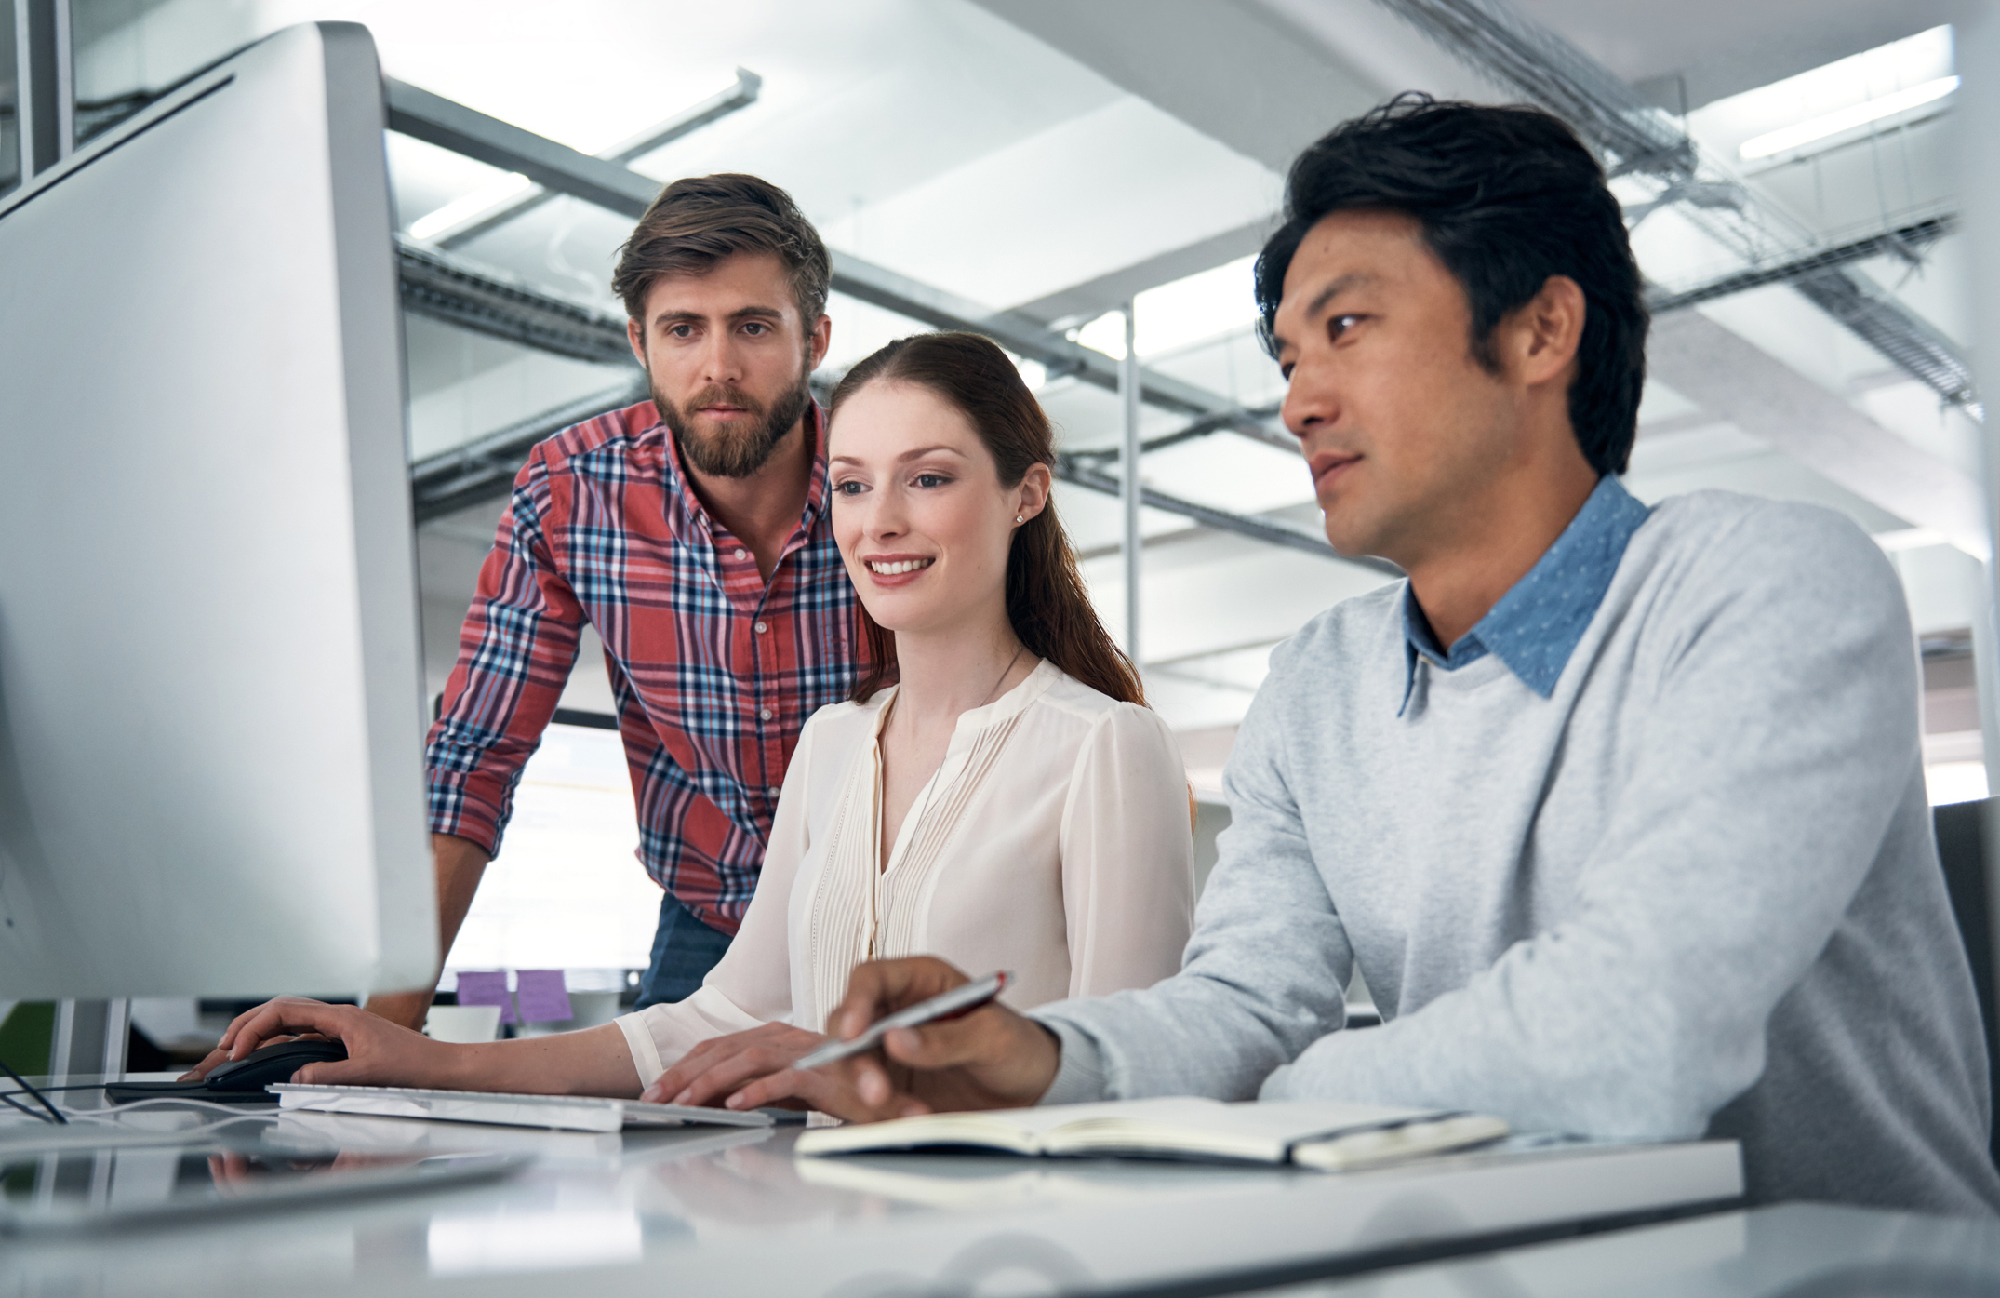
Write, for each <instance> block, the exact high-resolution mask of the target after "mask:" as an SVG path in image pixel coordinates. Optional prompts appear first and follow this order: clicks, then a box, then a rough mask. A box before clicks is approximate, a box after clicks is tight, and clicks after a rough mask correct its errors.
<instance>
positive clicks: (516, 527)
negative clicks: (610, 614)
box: [424, 447, 584, 855]
mask: <svg viewBox="0 0 2000 1298" xmlns="http://www.w3.org/2000/svg"><path fill="white" fill-rule="evenodd" d="M552 505H553V501H552V495H551V488H550V481H549V474H548V468H547V464H546V463H545V461H544V460H543V459H542V452H541V449H540V448H539V447H538V448H537V449H536V451H535V453H534V454H533V455H532V456H530V458H529V460H528V463H527V464H526V465H525V466H524V467H523V468H522V469H521V472H520V473H519V475H517V476H516V478H515V480H514V495H513V500H512V502H511V503H510V504H509V506H508V508H507V512H506V513H504V514H502V515H501V517H500V526H499V530H498V534H497V535H496V537H495V539H494V543H493V549H492V551H491V552H490V553H488V554H487V556H486V562H485V563H484V564H483V565H482V566H481V567H480V570H479V586H478V591H477V593H476V594H475V595H474V596H473V600H472V607H471V609H470V610H468V611H467V613H466V615H465V623H464V626H463V627H462V628H461V629H460V631H459V646H458V662H457V664H456V665H455V666H454V667H453V668H452V672H451V679H450V681H449V682H448V683H447V684H446V686H445V692H444V701H443V705H442V707H441V709H440V711H439V715H438V719H437V722H436V724H435V725H433V726H432V727H431V732H430V738H429V742H428V744H427V745H426V747H425V750H424V765H425V769H426V774H427V778H428V781H429V797H430V826H431V831H432V832H433V833H438V834H454V835H456V836H458V837H460V838H465V839H469V840H471V841H472V842H474V843H477V844H479V845H480V846H481V847H483V848H485V849H486V851H487V854H488V855H497V854H498V852H499V850H500V839H501V835H502V833H503V832H504V830H505V829H506V826H507V820H508V817H509V816H510V815H511V814H512V813H513V802H514V787H515V785H516V784H517V783H518V782H519V781H520V777H521V768H522V767H523V766H525V765H526V764H527V761H528V758H529V756H530V755H532V754H533V753H534V751H535V748H536V746H537V745H538V744H540V742H541V737H542V731H543V729H544V728H545V727H546V726H547V725H548V723H549V718H550V717H551V716H553V715H554V714H555V709H556V701H557V700H558V699H560V698H561V697H562V692H563V687H564V685H566V684H567V683H568V681H569V673H570V668H571V667H572V666H573V665H574V664H575V662H576V652H577V639H578V636H579V635H580V634H581V632H582V629H583V622H584V617H583V610H582V607H581V605H580V604H579V603H578V602H577V598H576V594H575V592H574V591H572V590H571V589H570V586H569V583H568V581H567V580H565V579H564V577H563V575H562V573H561V572H560V571H559V570H558V567H557V563H556V559H555V556H554V554H553V553H552V552H551V548H550V545H549V541H548V534H547V528H546V520H547V519H548V518H549V517H550V514H551V511H552Z"/></svg>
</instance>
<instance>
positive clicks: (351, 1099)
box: [268, 1082, 772, 1131]
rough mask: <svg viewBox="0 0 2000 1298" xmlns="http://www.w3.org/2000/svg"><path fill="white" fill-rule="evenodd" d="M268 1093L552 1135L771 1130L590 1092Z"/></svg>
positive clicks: (717, 1113) (745, 1119)
mask: <svg viewBox="0 0 2000 1298" xmlns="http://www.w3.org/2000/svg"><path fill="white" fill-rule="evenodd" d="M268 1089H270V1090H271V1091H273V1092H275V1093H276V1094H277V1096H278V1105H279V1107H280V1108H285V1109H311V1110H313V1111H315V1112H319V1113H360V1114H366V1115H368V1116H369V1117H375V1118H429V1119H432V1120H433V1121H442V1122H488V1123H495V1124H497V1125H500V1126H503V1127H542V1128H546V1129H548V1130H551V1131H618V1130H621V1129H623V1128H626V1127H690V1126H715V1127H768V1126H771V1125H772V1121H771V1116H770V1115H769V1114H767V1113H758V1112H756V1111H754V1110H752V1111H750V1112H748V1113H737V1112H735V1111H734V1110H731V1109H707V1108H698V1107H696V1106H694V1105H688V1104H641V1103H639V1102H638V1101H637V1100H607V1099H600V1098H598V1097H596V1096H590V1095H510V1094H507V1093H504V1092H499V1091H425V1090H418V1089H415V1088H413V1087H403V1086H324V1085H309V1084H306V1083H301V1082H275V1083H273V1084H272V1085H271V1086H270V1087H269V1088H268Z"/></svg>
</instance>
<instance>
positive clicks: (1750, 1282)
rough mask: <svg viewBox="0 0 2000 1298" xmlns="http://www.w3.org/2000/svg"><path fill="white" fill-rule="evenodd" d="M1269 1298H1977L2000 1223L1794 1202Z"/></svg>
mask: <svg viewBox="0 0 2000 1298" xmlns="http://www.w3.org/2000/svg"><path fill="white" fill-rule="evenodd" d="M1264 1293H1265V1294H1266V1295H1268V1296H1269V1298H1362V1295H1364V1294H1365V1295H1366V1296H1367V1298H1471V1296H1472V1295H1493V1296H1494V1298H1515V1296H1516V1295H1535V1298H1613V1296H1614V1295H1615V1296H1616V1298H1974V1295H1982V1294H2000V1221H1992V1220H1987V1221H1962V1220H1955V1219H1952V1218H1946V1217H1926V1216H1919V1215H1916V1214H1913V1213H1900V1212H1872V1211H1865V1210H1863V1209H1859V1208H1838V1207H1833V1206H1830V1205H1826V1204H1805V1203H1792V1204H1780V1205H1778V1206H1776V1207H1771V1208H1758V1209H1755V1210H1753V1211H1750V1212H1725V1213H1718V1214H1715V1215H1713V1216H1705V1217H1696V1218H1693V1219H1691V1220H1687V1221H1677V1222H1671V1223H1668V1224H1665V1225H1660V1226H1645V1227H1639V1228H1637V1229H1633V1230H1624V1231H1613V1232H1608V1233H1605V1234H1602V1235H1592V1236H1588V1237H1585V1238H1582V1239H1575V1240H1566V1241H1562V1242H1560V1243H1550V1244H1538V1245H1531V1246H1528V1247H1525V1248H1514V1249H1507V1250H1504V1251H1502V1252H1498V1253H1494V1254H1490V1255H1488V1256H1485V1257H1479V1258H1467V1259H1464V1260H1461V1261H1455V1262H1443V1263H1437V1264H1434V1265H1430V1266H1419V1267H1411V1268H1405V1269H1400V1270H1395V1271H1389V1272H1378V1273H1376V1274H1374V1275H1370V1276H1367V1277H1365V1278H1360V1279H1350V1280H1341V1281H1332V1282H1324V1283H1314V1284H1303V1285H1294V1286H1287V1287H1285V1288H1280V1289H1271V1290H1265V1291H1264Z"/></svg>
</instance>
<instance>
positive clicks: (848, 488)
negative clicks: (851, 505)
mask: <svg viewBox="0 0 2000 1298" xmlns="http://www.w3.org/2000/svg"><path fill="white" fill-rule="evenodd" d="M833 491H834V494H835V495H837V496H858V495H860V494H861V484H860V483H858V482H855V481H853V480H852V479H850V480H848V481H846V482H836V483H834V484H833Z"/></svg>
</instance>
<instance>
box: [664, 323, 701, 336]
mask: <svg viewBox="0 0 2000 1298" xmlns="http://www.w3.org/2000/svg"><path fill="white" fill-rule="evenodd" d="M667 335H668V336H669V337H672V338H690V337H693V335H694V326H693V325H684V324H677V325H668V326H667Z"/></svg>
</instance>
